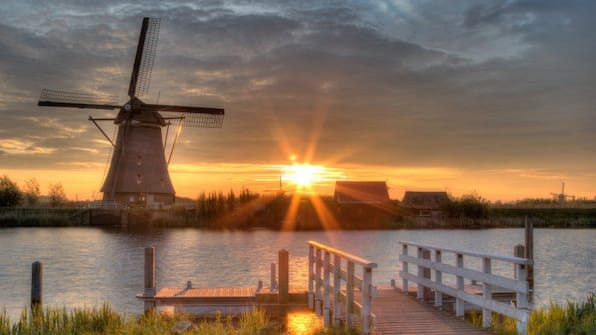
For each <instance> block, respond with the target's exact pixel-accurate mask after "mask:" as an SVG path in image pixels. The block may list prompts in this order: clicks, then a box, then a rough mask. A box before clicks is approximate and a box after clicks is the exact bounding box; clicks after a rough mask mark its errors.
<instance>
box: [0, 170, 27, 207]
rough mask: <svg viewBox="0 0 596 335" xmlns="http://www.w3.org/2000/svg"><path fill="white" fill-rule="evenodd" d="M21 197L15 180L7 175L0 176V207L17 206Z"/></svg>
mask: <svg viewBox="0 0 596 335" xmlns="http://www.w3.org/2000/svg"><path fill="white" fill-rule="evenodd" d="M22 199H23V194H22V193H21V190H19V187H18V186H17V184H16V183H15V182H13V181H12V180H10V178H8V176H7V175H4V176H2V177H0V207H14V206H18V205H19V204H20V203H21V201H22Z"/></svg>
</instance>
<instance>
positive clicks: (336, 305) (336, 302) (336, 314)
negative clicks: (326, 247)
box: [333, 254, 341, 325]
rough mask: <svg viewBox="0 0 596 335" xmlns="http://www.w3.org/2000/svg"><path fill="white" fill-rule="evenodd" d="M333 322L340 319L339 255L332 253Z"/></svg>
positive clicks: (337, 321)
mask: <svg viewBox="0 0 596 335" xmlns="http://www.w3.org/2000/svg"><path fill="white" fill-rule="evenodd" d="M333 266H334V269H333V323H335V324H336V325H338V324H339V322H340V321H341V302H340V301H341V297H340V293H341V256H340V255H338V254H333Z"/></svg>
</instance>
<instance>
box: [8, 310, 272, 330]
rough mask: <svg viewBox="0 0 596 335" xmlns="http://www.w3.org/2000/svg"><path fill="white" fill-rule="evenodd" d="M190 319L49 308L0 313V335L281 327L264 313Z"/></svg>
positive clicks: (177, 316)
mask: <svg viewBox="0 0 596 335" xmlns="http://www.w3.org/2000/svg"><path fill="white" fill-rule="evenodd" d="M189 320H193V319H192V317H190V316H187V315H176V316H167V315H162V314H157V313H149V314H144V315H140V316H136V317H127V316H125V315H122V314H119V313H117V312H115V311H113V310H112V309H111V308H110V306H109V305H103V306H102V307H99V308H82V309H75V310H72V311H67V310H65V309H58V308H47V309H45V310H34V311H30V310H27V309H25V310H23V312H22V314H21V317H20V319H19V320H18V321H16V322H14V323H13V322H11V320H10V319H9V318H8V316H7V314H6V311H2V312H1V313H0V335H25V334H26V335H30V334H44V335H54V334H56V335H70V334H72V335H80V334H86V335H93V334H106V335H110V334H114V335H115V334H119V335H121V334H139V335H140V334H147V335H153V334H188V335H191V334H203V335H253V334H262V335H277V334H280V333H282V325H281V324H279V323H277V322H273V321H271V320H270V319H269V318H268V317H267V316H266V315H265V313H264V312H262V311H254V312H251V313H246V314H242V315H240V316H239V317H238V318H231V317H229V318H228V317H221V316H216V317H215V319H210V320H193V321H192V322H190V321H189Z"/></svg>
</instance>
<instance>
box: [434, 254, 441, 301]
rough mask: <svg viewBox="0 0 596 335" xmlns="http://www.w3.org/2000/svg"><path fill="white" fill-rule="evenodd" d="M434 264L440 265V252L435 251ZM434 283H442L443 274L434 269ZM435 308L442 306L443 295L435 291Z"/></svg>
mask: <svg viewBox="0 0 596 335" xmlns="http://www.w3.org/2000/svg"><path fill="white" fill-rule="evenodd" d="M435 262H436V263H441V250H435ZM435 282H436V283H437V284H438V285H441V284H442V283H443V273H442V272H441V271H440V270H437V269H435ZM435 306H436V307H441V306H443V293H441V291H439V290H435Z"/></svg>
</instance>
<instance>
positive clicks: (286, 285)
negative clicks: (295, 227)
mask: <svg viewBox="0 0 596 335" xmlns="http://www.w3.org/2000/svg"><path fill="white" fill-rule="evenodd" d="M278 263H279V264H278V266H279V271H278V274H279V290H278V294H279V303H280V304H287V303H288V297H289V294H290V292H289V291H290V264H289V263H290V254H289V252H288V251H287V250H286V249H281V250H280V251H279V252H278Z"/></svg>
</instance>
